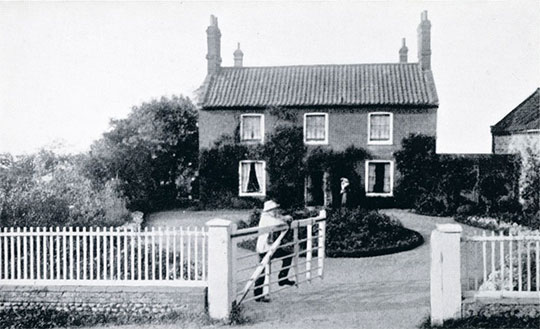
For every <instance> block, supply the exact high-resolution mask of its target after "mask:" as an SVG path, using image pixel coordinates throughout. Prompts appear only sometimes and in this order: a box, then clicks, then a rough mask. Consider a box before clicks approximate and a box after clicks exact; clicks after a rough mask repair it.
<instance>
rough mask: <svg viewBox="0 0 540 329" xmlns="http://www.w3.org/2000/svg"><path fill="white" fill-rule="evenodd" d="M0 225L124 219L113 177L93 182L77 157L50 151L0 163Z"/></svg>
mask: <svg viewBox="0 0 540 329" xmlns="http://www.w3.org/2000/svg"><path fill="white" fill-rule="evenodd" d="M0 182H1V184H0V196H1V197H0V225H1V226H4V227H7V226H19V227H24V226H26V227H30V226H34V227H35V226H118V225H121V224H123V223H125V222H127V221H129V219H130V214H129V212H128V211H127V209H126V202H125V200H124V198H123V197H122V196H121V195H120V193H118V191H117V182H116V181H112V180H111V181H108V182H106V183H104V184H103V185H100V186H95V185H94V184H92V182H91V181H90V180H89V179H88V178H87V177H85V176H84V175H83V174H82V170H81V163H80V158H78V157H76V156H59V155H56V154H54V153H52V152H48V151H41V152H39V153H38V154H34V155H28V156H22V157H19V158H17V159H11V161H10V162H9V163H8V164H6V165H4V166H3V167H0Z"/></svg>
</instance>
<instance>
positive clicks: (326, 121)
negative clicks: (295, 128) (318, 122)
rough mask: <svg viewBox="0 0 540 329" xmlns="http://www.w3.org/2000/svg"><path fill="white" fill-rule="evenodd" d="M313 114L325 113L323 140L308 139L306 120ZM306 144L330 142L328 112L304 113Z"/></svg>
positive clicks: (325, 143)
mask: <svg viewBox="0 0 540 329" xmlns="http://www.w3.org/2000/svg"><path fill="white" fill-rule="evenodd" d="M311 115H324V140H322V141H308V140H307V129H306V121H307V117H308V116H311ZM304 144H307V145H327V144H328V113H325V112H309V113H304Z"/></svg>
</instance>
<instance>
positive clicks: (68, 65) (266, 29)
mask: <svg viewBox="0 0 540 329" xmlns="http://www.w3.org/2000/svg"><path fill="white" fill-rule="evenodd" d="M422 10H428V17H429V19H430V21H431V24H432V29H431V38H432V39H431V42H432V45H431V47H432V70H433V74H434V78H435V83H436V86H437V91H438V94H439V101H440V107H439V111H438V118H437V120H438V125H437V151H438V152H441V153H488V152H490V151H491V135H490V126H491V125H494V124H495V123H496V122H497V121H499V120H500V119H502V118H503V117H504V116H505V115H506V113H508V112H509V111H511V110H512V109H513V108H515V107H516V106H517V105H518V104H519V103H520V102H521V101H523V100H524V99H525V98H526V97H528V96H529V95H530V94H532V93H533V92H534V90H535V89H536V88H538V87H539V86H540V1H537V0H534V1H529V0H512V1H429V2H422V1H399V2H389V1H340V2H337V1H309V2H308V1H294V2H276V1H273V2H269V1H256V2H242V1H235V2H228V1H221V2H208V1H207V2H0V152H11V153H14V154H22V153H29V152H34V151H36V150H38V149H39V148H41V147H49V148H53V149H56V150H57V151H59V152H82V151H86V150H88V149H89V146H90V145H91V143H92V141H94V140H96V139H98V138H100V136H101V134H103V132H105V131H107V129H109V122H110V119H111V118H117V119H119V118H125V117H126V116H127V115H128V113H129V112H130V110H131V108H132V107H133V106H136V105H139V104H141V103H142V102H145V101H150V100H152V99H154V98H160V97H161V96H171V95H180V94H181V95H185V96H189V97H190V98H193V95H194V91H195V90H196V89H197V88H198V87H199V86H200V85H201V83H202V82H203V80H204V78H205V75H206V59H205V55H206V32H205V31H206V27H207V26H208V23H209V16H210V15H211V14H214V15H216V16H217V17H218V20H219V27H220V30H221V34H222V38H221V47H222V49H221V56H222V58H223V63H222V65H223V66H232V65H233V55H232V53H233V51H234V50H235V49H236V44H237V42H240V43H241V48H242V51H243V52H244V66H275V65H298V64H351V63H392V62H397V61H398V59H399V57H398V50H399V48H400V46H401V38H403V37H405V38H406V39H407V46H408V48H409V61H410V62H413V61H414V62H416V61H417V56H416V51H417V44H416V28H417V26H418V23H419V22H420V13H421V12H422Z"/></svg>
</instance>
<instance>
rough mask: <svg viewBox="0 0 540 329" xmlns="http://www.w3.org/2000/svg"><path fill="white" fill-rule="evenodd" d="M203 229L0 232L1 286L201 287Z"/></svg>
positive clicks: (204, 246) (205, 239) (205, 256)
mask: <svg viewBox="0 0 540 329" xmlns="http://www.w3.org/2000/svg"><path fill="white" fill-rule="evenodd" d="M207 246H208V233H207V230H206V228H205V227H200V228H198V227H188V228H186V229H184V228H176V227H158V228H155V227H152V228H150V229H149V228H145V229H144V230H133V229H128V228H113V227H110V228H105V227H104V228H100V227H97V228H93V227H90V228H86V227H83V228H78V227H76V228H72V227H67V228H66V227H63V228H59V227H56V228H52V227H49V228H47V227H43V228H40V227H37V228H34V227H30V228H26V227H25V228H22V229H21V228H13V227H12V228H4V229H3V231H1V232H0V281H1V284H3V285H110V286H122V285H124V286H125V285H129V286H141V285H146V286H151V285H159V286H167V285H169V286H186V287H190V286H207V274H208V269H207V259H208V247H207Z"/></svg>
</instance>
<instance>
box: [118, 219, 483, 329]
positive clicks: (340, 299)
mask: <svg viewBox="0 0 540 329" xmlns="http://www.w3.org/2000/svg"><path fill="white" fill-rule="evenodd" d="M383 212H384V213H386V214H388V215H393V216H395V217H397V218H398V219H399V220H400V221H401V222H402V223H403V225H404V226H405V227H408V228H410V229H413V230H415V231H418V232H420V233H421V234H422V235H423V237H424V239H425V241H426V242H425V243H424V244H423V245H422V246H420V247H418V248H416V249H414V250H410V251H406V252H402V253H397V254H392V255H386V256H378V257H370V258H328V259H326V269H325V278H324V280H320V279H317V280H314V281H313V282H312V283H311V284H305V285H302V286H301V287H300V288H291V289H285V290H283V291H281V292H279V293H278V294H276V295H273V296H272V302H270V303H256V302H254V301H250V302H247V303H246V304H245V314H246V315H247V316H248V317H250V318H251V319H252V321H253V322H252V323H251V324H247V325H243V326H242V328H245V329H248V328H253V329H255V328H257V329H259V328H260V329H266V328H291V329H296V328H298V329H300V328H310V329H313V328H325V329H326V328H384V329H393V328H396V329H398V328H399V329H407V328H417V327H418V325H419V324H420V323H421V322H422V321H423V320H424V319H425V318H426V317H427V316H428V314H429V263H430V255H429V250H430V249H429V237H430V234H431V231H432V230H433V229H435V226H436V224H441V223H454V221H453V220H452V219H451V218H449V217H431V216H422V215H417V214H413V213H410V212H408V211H406V210H397V209H392V210H384V211H383ZM216 213H219V212H216ZM247 214H248V212H244V213H241V212H235V213H232V214H231V213H228V214H227V215H230V216H231V219H233V218H237V216H242V215H244V216H247ZM169 215H171V217H173V214H167V216H165V217H168V216H169ZM184 215H185V216H186V217H189V214H188V213H185V214H182V215H181V217H183V216H184ZM203 217H204V216H203ZM162 219H163V216H157V217H154V221H152V220H151V221H150V223H149V224H150V225H152V224H158V223H159V221H160V220H162ZM198 221H201V223H204V221H203V218H200V219H198ZM180 222H181V221H180V220H179V221H178V223H180ZM463 227H464V233H465V234H467V233H468V234H471V232H472V230H473V228H471V227H468V226H465V225H463ZM188 327H189V328H199V325H197V324H190V325H189V326H188ZM211 327H213V326H211ZM107 328H118V329H120V328H122V329H139V328H153V329H172V328H176V327H175V325H170V324H168V325H165V324H164V325H143V326H137V325H132V326H121V327H115V326H111V327H107ZM202 328H210V327H207V326H203V327H202Z"/></svg>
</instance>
